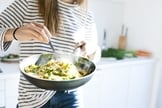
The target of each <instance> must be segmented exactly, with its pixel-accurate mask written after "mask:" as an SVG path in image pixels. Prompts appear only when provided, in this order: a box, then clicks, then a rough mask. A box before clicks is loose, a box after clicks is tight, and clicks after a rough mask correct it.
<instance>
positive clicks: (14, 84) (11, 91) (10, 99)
mask: <svg viewBox="0 0 162 108" xmlns="http://www.w3.org/2000/svg"><path fill="white" fill-rule="evenodd" d="M18 82H19V76H16V75H15V77H14V78H10V79H7V80H6V102H5V103H6V108H15V107H16V105H17V102H18V100H17V99H18Z"/></svg>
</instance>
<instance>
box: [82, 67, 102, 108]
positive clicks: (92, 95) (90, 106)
mask: <svg viewBox="0 0 162 108" xmlns="http://www.w3.org/2000/svg"><path fill="white" fill-rule="evenodd" d="M101 78H102V74H101V71H100V70H97V71H95V74H94V76H93V77H92V79H91V80H90V81H89V82H88V83H87V84H85V85H84V86H83V91H84V106H85V108H99V97H100V87H101V83H100V81H101Z"/></svg>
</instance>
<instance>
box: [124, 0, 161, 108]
mask: <svg viewBox="0 0 162 108" xmlns="http://www.w3.org/2000/svg"><path fill="white" fill-rule="evenodd" d="M124 21H125V23H126V24H127V26H128V27H129V33H128V49H143V50H148V51H151V52H152V53H153V56H154V57H155V58H157V59H158V62H157V69H156V71H155V72H154V81H153V88H152V90H153V94H152V97H151V98H152V102H151V104H150V108H162V81H160V78H162V75H161V73H162V1H161V0H131V1H127V3H126V5H125V18H124ZM159 81H160V82H159ZM159 83H160V85H159Z"/></svg>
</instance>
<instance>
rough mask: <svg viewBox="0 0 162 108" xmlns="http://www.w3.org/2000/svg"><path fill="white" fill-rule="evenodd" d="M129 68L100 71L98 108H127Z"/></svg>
mask: <svg viewBox="0 0 162 108" xmlns="http://www.w3.org/2000/svg"><path fill="white" fill-rule="evenodd" d="M128 73H129V67H122V66H121V67H120V66H119V67H112V68H111V67H109V68H105V69H103V70H102V74H103V75H102V80H101V85H102V86H101V87H100V88H99V89H100V90H99V91H100V98H99V100H100V102H99V103H100V107H99V108H127V107H126V106H127V97H128V96H127V92H128V80H129V74H128Z"/></svg>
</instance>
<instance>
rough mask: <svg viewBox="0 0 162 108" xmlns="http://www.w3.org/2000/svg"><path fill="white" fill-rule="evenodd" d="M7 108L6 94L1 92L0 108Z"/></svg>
mask: <svg viewBox="0 0 162 108" xmlns="http://www.w3.org/2000/svg"><path fill="white" fill-rule="evenodd" d="M4 106H5V92H4V91H3V90H0V108H3V107H4Z"/></svg>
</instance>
